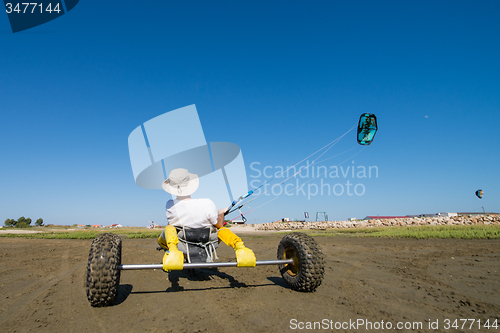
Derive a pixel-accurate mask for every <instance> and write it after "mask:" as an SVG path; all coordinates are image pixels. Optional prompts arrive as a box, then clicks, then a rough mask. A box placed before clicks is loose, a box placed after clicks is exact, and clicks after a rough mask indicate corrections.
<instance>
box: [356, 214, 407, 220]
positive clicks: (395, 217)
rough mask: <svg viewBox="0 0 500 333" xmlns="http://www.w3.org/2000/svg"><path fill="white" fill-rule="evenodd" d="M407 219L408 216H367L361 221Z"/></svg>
mask: <svg viewBox="0 0 500 333" xmlns="http://www.w3.org/2000/svg"><path fill="white" fill-rule="evenodd" d="M408 217H409V216H408V215H405V216H367V217H365V218H364V219H363V220H388V219H405V218H408Z"/></svg>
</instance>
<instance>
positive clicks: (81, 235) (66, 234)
mask: <svg viewBox="0 0 500 333" xmlns="http://www.w3.org/2000/svg"><path fill="white" fill-rule="evenodd" d="M105 232H112V233H114V234H117V235H120V236H124V237H126V238H152V239H156V238H158V237H159V236H160V234H161V230H148V229H146V230H144V229H142V230H137V229H135V230H134V229H113V230H75V231H46V232H45V231H42V232H40V233H36V234H0V237H20V238H29V239H94V238H95V237H96V236H97V235H99V234H102V233H105Z"/></svg>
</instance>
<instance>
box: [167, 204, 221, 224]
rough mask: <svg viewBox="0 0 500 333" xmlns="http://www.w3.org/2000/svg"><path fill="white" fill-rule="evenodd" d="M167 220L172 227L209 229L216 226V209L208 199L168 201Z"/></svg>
mask: <svg viewBox="0 0 500 333" xmlns="http://www.w3.org/2000/svg"><path fill="white" fill-rule="evenodd" d="M167 220H168V224H169V225H173V226H174V227H182V226H185V227H190V228H204V227H209V226H211V225H215V224H217V208H215V204H214V203H213V201H212V200H210V199H188V200H168V201H167Z"/></svg>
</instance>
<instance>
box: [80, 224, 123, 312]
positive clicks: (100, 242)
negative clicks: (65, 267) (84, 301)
mask: <svg viewBox="0 0 500 333" xmlns="http://www.w3.org/2000/svg"><path fill="white" fill-rule="evenodd" d="M121 252H122V240H121V239H120V237H118V235H116V234H112V233H105V234H100V235H98V236H97V237H96V238H94V241H93V242H92V245H91V246H90V252H89V261H88V265H87V281H86V290H87V298H88V300H89V302H90V304H91V305H92V306H95V307H100V306H109V305H112V304H113V303H114V301H115V299H116V295H117V294H118V287H119V285H120V270H119V269H118V266H119V265H120V264H121Z"/></svg>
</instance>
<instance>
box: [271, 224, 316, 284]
mask: <svg viewBox="0 0 500 333" xmlns="http://www.w3.org/2000/svg"><path fill="white" fill-rule="evenodd" d="M282 259H293V264H286V265H279V270H280V273H281V276H282V277H283V279H284V280H285V282H286V283H287V284H288V285H289V286H290V288H292V290H296V291H303V292H313V291H315V290H316V288H318V287H319V286H320V285H321V282H322V281H323V276H324V274H325V261H324V259H323V252H322V251H321V248H320V246H319V245H318V243H316V241H315V240H314V239H313V238H312V237H310V236H308V235H306V234H304V233H301V232H295V233H291V234H288V235H286V236H285V237H283V239H281V242H280V244H279V246H278V260H282Z"/></svg>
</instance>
